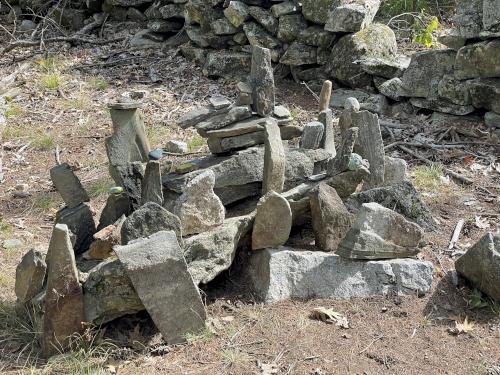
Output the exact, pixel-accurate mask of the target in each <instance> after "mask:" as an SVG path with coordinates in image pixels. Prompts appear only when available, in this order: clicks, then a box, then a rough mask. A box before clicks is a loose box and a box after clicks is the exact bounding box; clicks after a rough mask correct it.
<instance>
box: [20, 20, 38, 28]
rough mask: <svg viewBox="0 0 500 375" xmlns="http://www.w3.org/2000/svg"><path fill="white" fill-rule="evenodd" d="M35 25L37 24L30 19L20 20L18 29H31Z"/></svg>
mask: <svg viewBox="0 0 500 375" xmlns="http://www.w3.org/2000/svg"><path fill="white" fill-rule="evenodd" d="M36 27H37V24H36V23H35V22H33V21H31V20H22V22H21V24H20V25H19V31H33V30H35V29H36Z"/></svg>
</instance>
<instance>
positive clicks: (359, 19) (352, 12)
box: [325, 0, 380, 33]
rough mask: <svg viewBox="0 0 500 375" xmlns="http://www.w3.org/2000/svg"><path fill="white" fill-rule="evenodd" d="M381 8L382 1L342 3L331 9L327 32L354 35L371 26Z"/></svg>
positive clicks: (365, 0)
mask: <svg viewBox="0 0 500 375" xmlns="http://www.w3.org/2000/svg"><path fill="white" fill-rule="evenodd" d="M379 6H380V0H361V1H357V2H352V3H349V2H346V3H344V2H340V5H339V6H337V7H332V8H330V11H329V13H328V18H327V21H326V24H325V30H327V31H332V32H335V33H338V32H343V33H354V32H357V31H359V30H362V29H364V28H365V27H367V26H368V25H370V24H371V23H372V21H373V18H374V17H375V14H376V13H377V11H378V8H379Z"/></svg>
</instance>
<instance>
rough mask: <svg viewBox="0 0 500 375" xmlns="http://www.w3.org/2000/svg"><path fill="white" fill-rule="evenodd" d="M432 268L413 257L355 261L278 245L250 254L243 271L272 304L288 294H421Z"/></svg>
mask: <svg viewBox="0 0 500 375" xmlns="http://www.w3.org/2000/svg"><path fill="white" fill-rule="evenodd" d="M433 269H434V267H433V265H432V263H431V262H427V261H421V260H416V259H391V260H381V261H368V262H360V261H357V260H349V259H343V258H341V257H339V256H338V255H336V254H331V253H324V252H320V251H305V250H297V249H290V248H281V249H265V250H263V251H259V252H254V253H252V254H251V257H250V266H249V268H248V275H249V277H250V280H251V282H252V285H253V289H254V291H255V292H256V293H257V295H258V296H259V297H260V298H261V299H262V300H263V301H264V302H266V303H272V302H278V301H282V300H286V299H291V298H298V299H311V298H329V299H331V298H333V299H351V298H363V297H365V298H366V297H374V296H393V295H415V294H418V295H424V294H426V293H428V292H429V291H430V289H431V284H432V273H433Z"/></svg>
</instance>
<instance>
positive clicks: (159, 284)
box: [115, 231, 206, 345]
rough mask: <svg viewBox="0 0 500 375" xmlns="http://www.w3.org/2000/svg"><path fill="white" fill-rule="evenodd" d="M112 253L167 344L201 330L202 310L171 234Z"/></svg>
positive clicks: (180, 341) (175, 240) (176, 341)
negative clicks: (123, 268) (116, 257)
mask: <svg viewBox="0 0 500 375" xmlns="http://www.w3.org/2000/svg"><path fill="white" fill-rule="evenodd" d="M115 252H116V254H117V255H118V259H120V262H121V263H122V264H123V266H124V267H125V271H126V273H127V275H128V276H129V278H130V280H131V281H132V284H133V286H134V289H135V290H136V291H137V294H138V296H139V298H140V299H141V301H142V303H143V304H144V307H145V308H146V310H147V311H148V313H149V315H150V316H151V318H152V319H153V322H154V323H155V325H156V327H157V328H158V330H159V331H160V332H161V334H162V336H163V339H164V340H165V341H166V342H167V343H168V344H170V345H172V344H179V343H184V342H186V334H188V333H191V334H196V333H199V332H200V331H201V330H203V329H204V328H205V319H206V312H205V307H204V306H203V302H202V301H201V297H200V293H199V291H198V288H197V286H196V285H195V283H194V282H193V278H192V277H191V275H190V274H189V272H188V269H187V264H186V260H185V259H184V256H183V255H182V250H181V248H180V247H179V244H178V243H177V238H176V235H175V233H174V232H173V231H162V232H158V233H155V234H153V235H151V236H150V237H148V238H144V239H140V240H137V241H134V242H132V243H130V244H128V245H126V246H116V247H115Z"/></svg>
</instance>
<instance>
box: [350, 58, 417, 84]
mask: <svg viewBox="0 0 500 375" xmlns="http://www.w3.org/2000/svg"><path fill="white" fill-rule="evenodd" d="M410 61H411V58H410V57H409V56H406V55H396V56H395V57H394V58H392V59H390V60H387V59H381V58H368V59H363V60H359V61H358V63H359V64H360V65H361V68H362V69H363V70H364V71H365V72H366V73H368V74H371V75H374V76H378V77H384V78H388V79H390V78H394V77H401V75H402V74H403V73H404V71H405V70H406V69H407V68H408V66H409V65H410Z"/></svg>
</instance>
